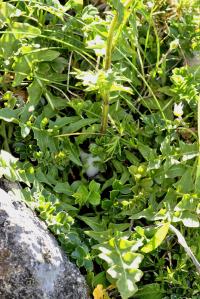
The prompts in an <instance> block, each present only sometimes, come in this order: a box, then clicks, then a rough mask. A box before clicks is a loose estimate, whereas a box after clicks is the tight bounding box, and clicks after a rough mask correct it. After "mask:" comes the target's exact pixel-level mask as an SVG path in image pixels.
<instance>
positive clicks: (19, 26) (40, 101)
mask: <svg viewBox="0 0 200 299" xmlns="http://www.w3.org/2000/svg"><path fill="white" fill-rule="evenodd" d="M83 2H84V3H83ZM86 2H87V3H86ZM95 4H96V6H95ZM106 4H107V5H105V1H82V0H69V1H67V2H66V3H65V4H63V3H62V4H61V3H60V2H59V1H58V0H38V1H28V0H26V1H21V0H18V1H14V0H13V1H0V69H1V70H0V71H1V77H0V97H1V99H0V122H1V126H0V138H1V155H0V174H1V176H2V175H4V176H5V177H6V178H8V179H10V180H13V181H18V182H20V183H21V186H22V189H21V191H20V196H21V197H22V198H23V200H25V201H26V202H27V204H28V205H30V206H31V207H32V208H34V209H35V210H36V211H37V213H38V215H39V216H40V217H41V218H42V219H44V220H45V221H46V223H47V224H48V227H49V229H50V230H51V231H52V232H53V234H54V235H55V236H56V237H57V239H58V240H59V242H60V244H61V245H62V247H63V249H64V250H65V252H66V253H67V254H68V256H69V257H70V258H71V260H73V261H75V262H76V264H77V265H78V267H79V268H80V269H81V271H82V273H83V274H85V275H86V278H87V281H88V284H89V286H90V287H91V293H92V292H93V295H94V298H95V299H103V298H104V299H106V298H107V299H108V298H122V299H126V298H141V299H145V298H148V299H151V298H153V299H159V298H171V299H172V298H173V299H175V298H194V299H195V298H199V294H200V277H199V273H200V264H199V263H198V260H200V247H199V243H200V230H199V225H200V224H199V215H200V203H199V196H200V160H199V141H198V101H199V90H200V70H199V65H198V64H197V65H196V63H195V60H198V57H196V58H194V57H193V55H194V53H196V55H198V51H199V50H200V20H199V13H200V12H199V7H200V2H199V0H197V1H194V0H190V1H187V0H180V1H169V0H154V1H153V0H152V1H145V0H135V1H131V0H127V1H125V0H121V1H120V0H109V1H107V3H106ZM108 110H109V111H108ZM199 117H200V116H199ZM199 130H200V129H199Z"/></svg>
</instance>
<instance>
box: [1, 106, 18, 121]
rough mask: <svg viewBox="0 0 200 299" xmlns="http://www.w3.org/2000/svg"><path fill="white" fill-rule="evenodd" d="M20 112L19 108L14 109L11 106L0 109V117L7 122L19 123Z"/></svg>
mask: <svg viewBox="0 0 200 299" xmlns="http://www.w3.org/2000/svg"><path fill="white" fill-rule="evenodd" d="M18 113H19V111H17V110H12V109H9V108H1V109H0V119H3V120H4V121H6V122H14V123H18Z"/></svg>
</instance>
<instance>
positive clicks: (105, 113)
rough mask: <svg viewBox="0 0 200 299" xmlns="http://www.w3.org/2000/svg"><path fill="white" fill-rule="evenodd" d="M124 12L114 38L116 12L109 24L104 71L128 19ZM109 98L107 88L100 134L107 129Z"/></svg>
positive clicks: (116, 21) (103, 97)
mask: <svg viewBox="0 0 200 299" xmlns="http://www.w3.org/2000/svg"><path fill="white" fill-rule="evenodd" d="M132 2H133V0H127V1H126V2H125V3H124V8H125V9H128V8H129V6H130V5H131V3H132ZM124 13H125V17H124V20H123V22H122V24H121V26H119V30H118V32H117V34H116V36H115V38H114V33H115V28H116V26H117V23H118V18H119V14H118V12H116V14H115V16H114V18H113V19H112V22H111V25H110V29H109V32H108V38H107V45H106V55H105V59H104V71H105V72H106V71H108V70H109V69H110V68H111V60H112V51H113V49H114V47H115V46H116V44H117V40H118V38H119V36H120V34H121V31H122V28H123V26H124V25H125V24H126V21H127V20H128V17H129V15H130V14H127V15H126V12H124ZM109 98H110V90H107V91H106V92H105V93H104V94H103V95H102V99H103V108H102V121H101V133H102V134H104V133H105V131H106V129H107V124H108V113H109Z"/></svg>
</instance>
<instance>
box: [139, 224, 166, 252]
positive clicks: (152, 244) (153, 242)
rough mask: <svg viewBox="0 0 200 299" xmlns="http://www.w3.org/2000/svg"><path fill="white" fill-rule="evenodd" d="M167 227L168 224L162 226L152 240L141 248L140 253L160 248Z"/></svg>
mask: <svg viewBox="0 0 200 299" xmlns="http://www.w3.org/2000/svg"><path fill="white" fill-rule="evenodd" d="M169 225H170V223H165V224H163V226H162V227H161V228H159V229H158V230H157V232H156V233H155V235H154V236H153V238H152V239H151V240H150V241H149V242H148V243H147V244H146V245H145V246H143V247H142V249H141V251H142V252H144V253H148V252H151V251H153V250H154V249H156V248H157V247H158V246H160V244H161V243H162V242H163V240H164V239H165V237H166V235H167V233H168V230H169Z"/></svg>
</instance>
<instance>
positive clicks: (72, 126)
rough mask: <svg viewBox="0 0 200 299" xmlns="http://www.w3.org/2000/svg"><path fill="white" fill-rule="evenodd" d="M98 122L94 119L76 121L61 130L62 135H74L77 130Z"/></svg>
mask: <svg viewBox="0 0 200 299" xmlns="http://www.w3.org/2000/svg"><path fill="white" fill-rule="evenodd" d="M96 121H98V120H97V119H96V118H95V119H94V118H86V119H81V120H79V121H76V122H74V123H72V124H70V125H69V126H68V127H65V128H63V132H62V133H63V134H69V133H75V132H77V131H78V130H80V129H81V128H83V127H86V126H89V125H91V124H93V123H95V122H96Z"/></svg>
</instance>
